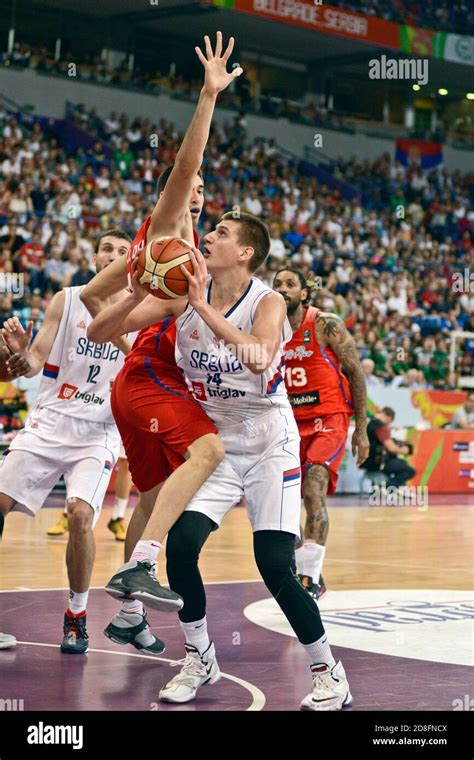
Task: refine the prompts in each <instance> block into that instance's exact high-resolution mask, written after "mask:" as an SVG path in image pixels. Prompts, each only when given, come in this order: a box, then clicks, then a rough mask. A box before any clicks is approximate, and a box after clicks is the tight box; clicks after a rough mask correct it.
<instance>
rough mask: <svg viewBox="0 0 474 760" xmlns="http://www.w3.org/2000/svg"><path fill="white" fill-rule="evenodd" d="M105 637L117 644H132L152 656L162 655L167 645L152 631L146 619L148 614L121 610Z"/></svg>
mask: <svg viewBox="0 0 474 760" xmlns="http://www.w3.org/2000/svg"><path fill="white" fill-rule="evenodd" d="M104 633H105V635H106V636H107V638H108V639H110V640H111V641H114V642H115V643H116V644H131V645H132V646H134V647H135V649H138V650H140V651H143V652H149V653H150V654H162V652H164V651H165V645H164V643H163V642H162V641H161V639H158V638H157V637H156V636H155V635H154V634H153V633H152V632H151V631H150V626H149V625H148V621H147V619H146V612H145V613H143V615H141V614H140V613H139V612H124V611H123V610H121V611H120V612H119V613H118V614H117V615H115V616H114V617H113V618H112V620H111V621H110V623H109V624H108V626H107V628H106V629H105V630H104Z"/></svg>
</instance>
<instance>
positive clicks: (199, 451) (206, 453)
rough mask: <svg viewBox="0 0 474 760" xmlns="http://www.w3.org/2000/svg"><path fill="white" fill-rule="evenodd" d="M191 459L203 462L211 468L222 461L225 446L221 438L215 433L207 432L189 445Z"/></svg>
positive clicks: (213, 468)
mask: <svg viewBox="0 0 474 760" xmlns="http://www.w3.org/2000/svg"><path fill="white" fill-rule="evenodd" d="M189 454H190V457H191V459H193V460H194V459H195V460H196V461H197V460H199V462H200V463H205V464H206V465H207V466H208V467H209V468H210V469H211V470H215V468H216V467H217V466H218V465H219V464H220V463H221V462H222V460H223V459H224V455H225V448H224V443H223V441H222V438H221V437H220V435H218V434H217V433H208V434H207V435H204V436H202V438H199V440H197V441H194V443H193V444H192V445H191V446H190V447H189Z"/></svg>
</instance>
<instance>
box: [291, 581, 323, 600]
mask: <svg viewBox="0 0 474 760" xmlns="http://www.w3.org/2000/svg"><path fill="white" fill-rule="evenodd" d="M297 578H298V580H299V582H300V583H301V585H302V586H303V588H305V589H306V591H307V592H308V594H310V595H311V596H312V597H313V599H315V600H316V601H318V600H319V599H321V597H323V596H324V594H325V593H326V591H327V588H326V584H325V583H324V580H323V576H322V575H320V576H319V583H313V579H312V577H311V576H310V575H298V576H297Z"/></svg>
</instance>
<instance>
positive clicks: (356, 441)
mask: <svg viewBox="0 0 474 760" xmlns="http://www.w3.org/2000/svg"><path fill="white" fill-rule="evenodd" d="M316 339H317V340H318V343H319V344H320V345H322V346H330V348H332V350H333V351H334V353H335V354H336V356H337V358H338V359H339V361H340V362H341V367H342V369H343V370H344V372H345V373H346V375H347V379H348V381H349V387H350V389H351V393H352V400H353V402H354V410H355V411H354V414H355V419H356V428H355V432H354V435H353V436H352V453H353V455H354V456H356V452H357V465H358V466H359V467H360V466H361V464H362V463H363V462H365V460H366V459H367V457H368V456H369V440H368V438H367V390H366V385H365V376H364V372H363V370H362V365H361V363H360V359H359V356H358V354H357V348H356V345H355V343H354V338H353V337H352V335H350V334H349V333H348V332H347V330H346V326H345V324H344V322H343V320H342V319H341V318H340V317H338V316H337V315H336V314H326V313H324V312H321V313H320V314H318V316H317V319H316Z"/></svg>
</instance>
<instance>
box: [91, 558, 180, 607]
mask: <svg viewBox="0 0 474 760" xmlns="http://www.w3.org/2000/svg"><path fill="white" fill-rule="evenodd" d="M105 590H106V591H107V593H108V594H110V596H113V597H115V599H121V598H123V597H125V596H128V597H132V599H138V601H139V602H143V604H146V605H147V606H148V607H152V609H154V610H158V611H161V612H179V610H180V609H182V607H183V604H184V602H183V599H182V597H181V596H179V594H175V593H174V591H171V589H169V588H166V587H165V586H162V585H161V583H160V582H159V581H158V579H157V578H156V576H155V563H154V562H137V561H136V560H132V561H130V562H126V563H125V565H122V567H121V568H120V570H119V571H118V573H115V575H113V576H112V578H111V579H110V581H109V582H108V583H107V585H106V587H105Z"/></svg>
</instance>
